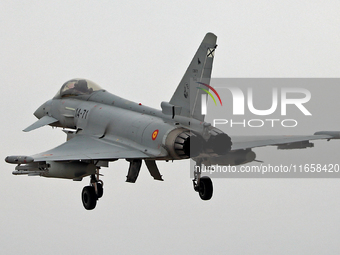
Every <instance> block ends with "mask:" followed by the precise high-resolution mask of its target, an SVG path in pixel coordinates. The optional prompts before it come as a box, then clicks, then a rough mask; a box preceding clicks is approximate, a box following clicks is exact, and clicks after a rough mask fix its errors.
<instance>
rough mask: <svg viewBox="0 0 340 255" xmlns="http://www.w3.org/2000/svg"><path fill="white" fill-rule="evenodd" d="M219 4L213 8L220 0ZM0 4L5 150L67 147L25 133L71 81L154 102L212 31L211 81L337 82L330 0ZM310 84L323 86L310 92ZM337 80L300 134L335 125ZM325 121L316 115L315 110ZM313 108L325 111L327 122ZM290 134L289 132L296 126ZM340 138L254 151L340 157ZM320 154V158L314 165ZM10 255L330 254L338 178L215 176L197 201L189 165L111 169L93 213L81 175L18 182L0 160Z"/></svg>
mask: <svg viewBox="0 0 340 255" xmlns="http://www.w3.org/2000/svg"><path fill="white" fill-rule="evenodd" d="M214 2H215V3H214ZM214 2H207V1H187V2H183V1H162V0H160V1H153V2H151V1H150V2H149V3H143V2H136V1H55V2H54V3H51V2H50V1H45V2H44V1H7V0H2V1H1V2H0V13H1V15H0V34H1V39H0V48H1V52H0V67H1V82H2V86H1V88H2V94H1V100H0V106H1V109H2V111H1V112H0V114H1V119H2V127H1V131H2V132H1V144H2V146H1V150H0V158H3V159H4V158H5V157H6V156H7V155H12V154H14V155H15V154H23V155H32V154H35V153H38V152H41V151H44V150H47V149H50V148H52V147H55V146H57V145H58V144H60V143H62V142H64V141H65V139H66V137H65V134H64V133H63V132H62V131H60V130H58V129H52V128H50V127H44V128H41V129H39V130H35V131H32V132H30V133H24V132H22V129H24V128H26V127H27V126H29V125H30V124H31V123H33V122H34V121H35V117H34V116H33V112H34V111H35V110H36V108H38V107H39V106H40V105H41V104H42V103H44V102H45V101H47V100H48V99H50V98H52V97H53V96H54V95H55V94H56V93H57V91H58V89H59V88H60V87H61V85H62V84H63V83H64V82H65V81H67V80H69V79H72V78H76V77H83V78H87V79H90V80H92V81H94V82H96V83H97V84H99V85H100V86H102V87H103V88H105V89H107V90H108V91H110V92H111V93H114V94H116V95H119V96H121V97H123V98H127V99H130V100H133V101H136V102H141V103H143V104H146V105H148V106H151V107H155V108H158V109H159V108H160V102H161V101H168V100H169V99H170V98H171V96H172V94H173V92H174V91H175V89H176V87H177V85H178V83H179V81H180V79H181V78H182V75H183V74H184V72H185V69H186V68H187V66H188V64H189V63H190V61H191V58H192V57H193V55H194V53H195V52H196V50H197V47H198V46H199V44H200V42H201V40H202V39H203V37H204V35H205V34H206V33H207V32H213V33H215V34H216V35H217V36H218V39H217V44H218V45H219V46H218V48H217V50H216V54H215V61H214V69H213V73H212V76H213V77H312V78H315V77H339V70H340V61H339V59H340V46H339V45H340V33H339V32H340V31H339V28H340V16H339V12H340V4H339V3H338V2H336V1H282V2H281V1H225V2H227V3H221V2H222V1H214ZM314 89H315V88H314ZM339 92H340V87H339V88H338V89H337V88H336V87H335V88H333V89H332V90H329V89H327V88H319V89H318V90H317V93H320V102H319V107H320V108H319V112H322V111H323V109H325V110H324V114H321V115H322V119H318V118H316V117H315V118H313V122H311V123H310V125H308V126H307V127H306V128H303V129H297V130H296V132H297V133H298V134H312V133H314V132H315V131H318V130H340V123H339V114H338V106H339V103H338V102H337V101H338V96H337V94H338V93H339ZM319 115H320V114H319ZM319 115H318V116H319ZM289 132H291V131H289ZM339 149H340V142H338V141H331V142H329V143H327V142H326V141H322V142H317V143H316V147H315V148H313V149H306V150H295V151H294V150H293V151H278V150H276V149H275V148H264V149H263V148H262V149H258V150H255V152H256V153H257V157H258V159H260V160H263V161H265V162H266V163H272V164H281V163H283V164H285V163H286V164H288V163H291V162H293V163H294V162H304V163H340V162H339V156H338V151H339ZM312 161H313V162H312ZM1 164H2V169H1V172H0V176H1V180H2V185H1V187H2V199H1V201H2V206H1V211H0V216H1V221H0V229H1V230H0V233H1V238H0V252H1V253H2V254H23V253H25V254H61V253H68V254H72V253H73V254H78V253H85V254H87V253H93V252H96V253H103V254H106V253H108V252H110V253H113V252H115V253H117V254H132V253H134V254H175V253H180V254H184V253H185V254H207V253H210V254H222V253H224V254H225V253H230V254H246V253H248V254H336V253H338V251H339V249H340V244H339V242H338V236H339V229H340V221H339V214H340V206H339V204H340V196H339V194H340V180H338V179H216V180H213V182H214V196H213V198H212V200H211V201H201V200H200V198H199V197H198V194H197V193H196V192H194V191H193V188H192V181H191V179H190V178H189V161H188V160H186V161H181V162H174V163H170V162H169V163H165V162H161V163H159V164H158V165H159V168H160V171H161V173H162V175H163V178H164V180H165V181H164V182H157V181H154V180H153V178H152V177H150V176H149V174H148V172H147V170H146V168H145V166H143V167H142V169H141V173H140V177H139V179H138V180H137V182H136V183H135V184H130V183H126V182H125V176H126V174H127V169H128V163H127V162H125V161H124V160H120V161H118V162H115V163H111V164H110V167H109V168H108V169H103V171H102V173H103V174H104V177H103V181H104V184H105V185H104V196H103V198H102V199H101V200H100V201H99V202H98V204H97V208H96V209H95V210H93V211H86V210H85V209H84V208H83V206H82V203H81V199H80V193H81V190H82V188H83V186H85V185H87V184H88V182H89V178H85V179H84V180H83V181H82V182H73V181H70V180H58V179H47V178H42V177H27V176H13V175H12V174H11V172H12V171H13V170H14V166H13V165H9V164H6V163H5V162H4V161H2V163H1Z"/></svg>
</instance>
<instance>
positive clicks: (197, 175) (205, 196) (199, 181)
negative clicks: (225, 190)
mask: <svg viewBox="0 0 340 255" xmlns="http://www.w3.org/2000/svg"><path fill="white" fill-rule="evenodd" d="M192 182H193V184H194V190H195V191H196V192H198V194H199V196H200V198H201V199H202V200H210V198H211V197H212V195H213V184H212V181H211V179H210V178H209V177H208V176H202V177H201V167H195V170H194V179H193V180H192Z"/></svg>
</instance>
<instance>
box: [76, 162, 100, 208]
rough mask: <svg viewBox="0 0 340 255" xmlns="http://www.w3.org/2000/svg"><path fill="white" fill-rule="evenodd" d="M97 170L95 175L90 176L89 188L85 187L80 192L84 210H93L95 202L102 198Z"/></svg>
mask: <svg viewBox="0 0 340 255" xmlns="http://www.w3.org/2000/svg"><path fill="white" fill-rule="evenodd" d="M99 175H100V174H99V168H97V170H96V174H92V175H91V181H90V185H89V186H85V187H84V188H83V191H82V192H81V200H82V202H83V205H84V207H85V209H86V210H93V209H94V208H95V207H96V205H97V200H98V199H99V198H101V197H102V196H103V192H104V190H103V181H102V180H99Z"/></svg>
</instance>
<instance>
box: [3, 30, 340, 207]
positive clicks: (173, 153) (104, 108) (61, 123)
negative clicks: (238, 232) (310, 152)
mask: <svg viewBox="0 0 340 255" xmlns="http://www.w3.org/2000/svg"><path fill="white" fill-rule="evenodd" d="M216 39H217V37H216V36H215V35H214V34H212V33H208V34H206V35H205V37H204V39H203V41H202V43H201V45H200V46H199V48H198V50H197V52H196V54H195V56H194V58H193V59H192V61H191V63H190V65H189V67H188V69H187V70H186V72H185V74H184V76H183V78H182V80H181V81H180V83H179V85H178V87H177V89H176V91H175V92H174V94H173V96H172V98H171V99H170V101H169V102H162V103H161V110H157V109H153V108H150V107H147V106H144V105H141V104H139V103H134V102H131V101H129V100H126V99H123V98H120V97H118V96H116V95H113V94H111V93H109V92H108V91H106V90H105V89H103V88H101V87H100V86H98V85H97V84H96V83H94V82H92V81H90V80H87V79H72V80H69V81H67V82H65V83H64V84H63V85H62V86H61V88H60V90H59V91H58V92H57V94H56V95H55V96H54V97H53V98H52V99H51V100H48V101H47V102H45V103H44V104H42V105H41V106H40V107H39V108H38V109H37V110H36V111H35V112H34V115H35V116H36V117H37V118H38V121H36V122H35V123H33V124H32V125H31V126H29V127H27V128H26V129H24V130H23V131H25V132H28V131H32V130H34V129H37V128H40V127H42V126H45V125H50V126H52V127H59V128H62V129H63V131H64V132H65V133H66V135H67V141H66V142H65V143H63V144H61V145H60V146H58V147H56V148H54V149H51V150H49V151H45V152H42V153H38V154H35V155H32V156H8V157H6V159H5V161H6V162H7V163H11V164H16V165H17V166H16V167H15V171H13V174H14V175H29V176H34V175H37V176H43V177H52V178H65V179H72V180H74V181H80V180H82V179H83V178H84V177H86V176H90V185H88V186H85V187H84V188H83V190H82V193H81V194H82V196H81V197H82V203H83V205H84V207H85V209H87V210H92V209H94V208H95V207H96V204H97V200H98V199H99V198H101V197H102V196H103V182H102V180H100V178H99V177H100V173H99V171H100V169H101V168H102V167H108V166H109V162H113V161H116V160H118V159H125V160H127V161H128V162H129V168H128V174H127V180H126V181H127V182H131V183H134V182H135V181H136V180H137V177H138V174H139V171H140V169H141V165H142V162H143V161H144V163H145V165H146V167H147V168H148V170H149V172H150V174H151V176H152V177H153V178H154V179H155V180H159V181H162V180H163V179H162V175H161V174H160V171H159V169H158V167H157V164H156V161H158V160H163V161H172V160H183V159H189V158H191V159H193V160H195V161H196V164H198V165H199V164H201V163H202V162H203V161H204V162H205V164H207V163H209V164H220V165H227V166H228V165H240V164H245V163H248V162H251V161H254V160H255V158H256V155H255V153H254V152H253V151H252V148H255V147H261V146H269V145H272V146H281V148H286V149H295V148H305V147H310V146H311V143H310V142H309V141H310V140H317V139H328V140H329V139H339V138H340V132H326V131H324V132H317V133H315V134H314V135H310V136H293V137H285V136H276V137H266V136H263V137H258V136H257V137H256V138H255V137H253V138H251V137H250V138H249V137H247V138H244V139H242V138H233V137H230V136H229V135H228V134H226V133H224V132H222V131H221V130H220V129H218V128H216V127H213V126H212V125H211V124H210V123H207V122H205V121H204V115H202V113H201V107H202V102H201V101H200V100H197V99H199V98H201V97H200V96H201V95H202V94H207V93H209V88H210V89H212V88H211V87H210V86H209V81H210V78H211V71H212V65H213V60H214V54H215V50H216V46H217V45H216ZM192 81H195V87H192V86H191V85H190V84H191V83H192ZM197 87H198V88H202V89H197ZM195 171H196V172H195V174H194V179H193V184H194V185H193V186H194V190H195V191H197V192H198V194H199V196H200V198H201V199H202V200H209V199H210V198H211V197H212V195H213V184H212V181H211V179H210V178H209V177H207V176H201V172H200V171H199V170H198V171H197V170H195Z"/></svg>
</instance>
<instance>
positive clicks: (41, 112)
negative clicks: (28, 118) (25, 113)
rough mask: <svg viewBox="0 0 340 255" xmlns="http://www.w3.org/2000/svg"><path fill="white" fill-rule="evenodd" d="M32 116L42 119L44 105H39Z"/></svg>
mask: <svg viewBox="0 0 340 255" xmlns="http://www.w3.org/2000/svg"><path fill="white" fill-rule="evenodd" d="M34 116H35V117H37V118H38V119H41V118H42V117H44V116H45V104H43V105H41V106H40V107H39V108H38V109H37V110H36V111H35V112H34Z"/></svg>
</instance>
